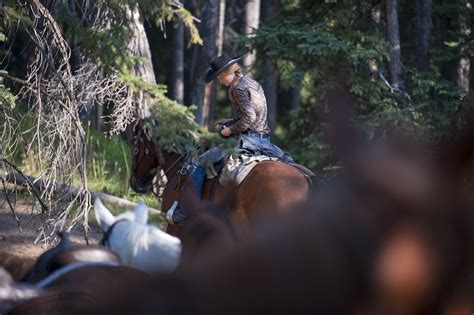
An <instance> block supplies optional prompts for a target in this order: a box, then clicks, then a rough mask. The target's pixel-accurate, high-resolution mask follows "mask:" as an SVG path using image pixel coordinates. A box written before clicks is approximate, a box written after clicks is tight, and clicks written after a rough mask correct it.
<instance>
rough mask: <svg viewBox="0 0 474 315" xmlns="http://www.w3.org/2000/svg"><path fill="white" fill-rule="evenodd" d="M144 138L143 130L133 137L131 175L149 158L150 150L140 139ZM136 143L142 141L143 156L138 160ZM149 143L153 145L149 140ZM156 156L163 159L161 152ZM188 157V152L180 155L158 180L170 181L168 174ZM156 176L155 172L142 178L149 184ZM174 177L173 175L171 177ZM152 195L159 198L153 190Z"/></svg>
mask: <svg viewBox="0 0 474 315" xmlns="http://www.w3.org/2000/svg"><path fill="white" fill-rule="evenodd" d="M143 136H145V137H146V132H145V129H144V128H140V132H139V133H138V134H137V135H136V137H135V141H134V145H133V151H132V154H133V155H134V157H135V158H134V159H135V163H134V165H133V168H132V174H137V169H138V167H139V166H140V165H141V163H142V162H143V160H145V158H147V157H149V156H150V153H151V150H150V149H149V148H148V146H147V145H146V143H145V141H146V140H143V139H142V137H143ZM138 141H143V142H144V147H145V148H144V152H143V154H142V155H141V157H140V159H139V160H138V155H139V153H140V151H139V149H138ZM149 141H150V143H153V142H152V141H151V140H149ZM157 151H158V152H157V154H158V159H159V160H162V159H163V158H162V157H163V153H162V152H161V150H157ZM187 155H188V152H184V153H182V154H181V155H180V156H179V157H178V158H177V159H176V160H175V161H174V162H173V163H172V164H171V165H170V166H169V167H168V168H167V169H166V170H164V171H163V174H160V179H162V178H164V177H166V178H168V180H171V178H172V177H170V172H171V171H172V170H173V169H174V168H175V167H176V165H177V164H178V163H180V162H181V161H182V160H183V159H184V158H185V157H186V156H187ZM155 176H156V172H150V174H149V175H148V176H147V177H145V178H144V181H146V182H149V181H153V178H154V177H155ZM173 176H174V175H173ZM151 191H152V193H153V194H154V195H155V196H156V197H158V198H160V196H159V195H158V194H157V193H156V192H155V190H154V189H152V190H151Z"/></svg>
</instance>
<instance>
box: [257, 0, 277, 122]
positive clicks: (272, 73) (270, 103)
mask: <svg viewBox="0 0 474 315" xmlns="http://www.w3.org/2000/svg"><path fill="white" fill-rule="evenodd" d="M261 9H262V12H261V21H262V24H266V23H268V22H269V21H270V20H271V18H272V17H273V16H274V15H275V11H276V4H275V1H273V0H262V8H261ZM262 69H263V76H262V87H263V90H264V91H265V97H266V99H267V108H268V112H267V113H268V124H269V125H270V129H272V130H274V128H275V126H276V120H277V84H278V73H277V70H276V67H275V66H274V65H273V62H272V60H271V59H270V58H268V57H267V56H265V55H264V56H262Z"/></svg>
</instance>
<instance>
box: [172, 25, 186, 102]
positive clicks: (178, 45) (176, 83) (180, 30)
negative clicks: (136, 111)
mask: <svg viewBox="0 0 474 315" xmlns="http://www.w3.org/2000/svg"><path fill="white" fill-rule="evenodd" d="M171 63H172V66H171V82H170V90H169V97H170V98H171V99H173V100H175V101H177V102H178V103H180V104H183V103H184V25H183V22H180V23H179V25H178V26H177V27H176V28H175V29H174V32H173V47H172V52H171Z"/></svg>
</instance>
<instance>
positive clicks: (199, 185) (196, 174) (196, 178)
mask: <svg viewBox="0 0 474 315" xmlns="http://www.w3.org/2000/svg"><path fill="white" fill-rule="evenodd" d="M189 176H190V180H191V183H192V184H193V187H194V189H195V190H196V194H197V196H198V198H199V199H202V191H203V189H204V182H205V181H206V169H205V168H204V167H203V166H202V165H200V164H195V163H193V164H192V167H191V172H190V174H189Z"/></svg>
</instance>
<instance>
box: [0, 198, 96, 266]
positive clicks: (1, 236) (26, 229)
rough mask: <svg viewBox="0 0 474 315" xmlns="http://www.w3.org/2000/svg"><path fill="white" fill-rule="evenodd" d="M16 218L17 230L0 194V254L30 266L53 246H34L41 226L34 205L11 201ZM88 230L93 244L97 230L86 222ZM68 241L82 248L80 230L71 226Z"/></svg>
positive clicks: (33, 203)
mask: <svg viewBox="0 0 474 315" xmlns="http://www.w3.org/2000/svg"><path fill="white" fill-rule="evenodd" d="M11 202H12V205H13V207H14V209H15V214H16V216H17V217H18V219H19V221H20V224H21V229H22V231H20V228H19V226H18V223H17V221H16V220H15V218H14V216H13V214H12V210H11V208H10V206H9V204H8V202H7V199H6V198H5V194H4V193H0V254H7V255H8V254H13V255H16V256H18V257H19V258H21V259H22V260H23V261H24V262H25V264H26V265H32V264H33V262H34V261H35V260H36V258H37V257H38V256H39V255H41V254H42V253H43V252H45V251H46V250H48V249H49V248H51V247H52V246H54V244H52V245H51V244H49V245H48V244H45V243H44V242H41V241H40V242H37V243H36V244H35V243H34V241H35V239H36V237H37V235H38V232H39V229H40V227H41V225H42V218H41V209H40V207H39V205H38V203H37V202H36V203H35V202H33V201H28V200H26V199H21V196H19V197H18V198H17V199H16V200H15V199H14V200H11ZM90 227H91V230H90V231H89V233H88V237H89V243H90V244H97V243H98V242H99V240H100V238H101V237H102V232H101V230H100V228H99V226H98V225H97V224H96V223H95V222H94V221H93V222H90ZM70 239H71V240H72V241H73V242H75V243H78V244H86V241H85V239H84V233H83V229H82V227H81V226H80V225H78V226H75V227H74V228H73V229H72V230H71V233H70Z"/></svg>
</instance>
